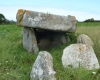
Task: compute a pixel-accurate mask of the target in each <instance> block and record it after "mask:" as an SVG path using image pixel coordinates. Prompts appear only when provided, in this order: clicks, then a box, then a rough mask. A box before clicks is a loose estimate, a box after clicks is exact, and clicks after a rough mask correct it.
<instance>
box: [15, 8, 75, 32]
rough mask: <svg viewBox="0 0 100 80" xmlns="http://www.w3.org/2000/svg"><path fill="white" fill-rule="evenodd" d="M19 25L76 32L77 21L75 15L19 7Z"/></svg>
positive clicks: (17, 16)
mask: <svg viewBox="0 0 100 80" xmlns="http://www.w3.org/2000/svg"><path fill="white" fill-rule="evenodd" d="M16 19H17V25H18V26H27V27H32V28H40V29H47V30H54V31H61V32H75V31H76V26H77V21H76V18H75V17H74V16H70V15H69V16H59V15H53V14H49V13H42V12H35V11H29V10H24V9H19V10H18V12H17V15H16Z"/></svg>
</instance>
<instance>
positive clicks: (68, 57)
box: [62, 44, 100, 69]
mask: <svg viewBox="0 0 100 80" xmlns="http://www.w3.org/2000/svg"><path fill="white" fill-rule="evenodd" d="M62 64H63V66H64V67H68V66H72V67H73V68H78V67H80V66H81V67H84V68H86V69H98V68H100V66H99V63H98V59H97V57H96V55H95V53H94V50H93V48H92V46H91V45H88V44H71V45H70V46H68V47H66V48H65V49H64V50H63V55H62Z"/></svg>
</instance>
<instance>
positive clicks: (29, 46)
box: [23, 27, 39, 53]
mask: <svg viewBox="0 0 100 80" xmlns="http://www.w3.org/2000/svg"><path fill="white" fill-rule="evenodd" d="M23 47H24V48H25V49H26V50H27V51H28V52H34V53H37V52H38V51H39V49H38V46H37V40H36V37H35V33H34V30H33V29H31V28H28V27H24V29H23Z"/></svg>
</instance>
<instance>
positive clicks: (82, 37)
mask: <svg viewBox="0 0 100 80" xmlns="http://www.w3.org/2000/svg"><path fill="white" fill-rule="evenodd" d="M77 43H81V44H89V45H91V46H93V45H94V44H93V41H92V40H91V39H90V38H89V37H88V36H87V35H85V34H80V35H79V36H78V37H77Z"/></svg>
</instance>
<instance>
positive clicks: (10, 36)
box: [0, 23, 100, 80]
mask: <svg viewBox="0 0 100 80" xmlns="http://www.w3.org/2000/svg"><path fill="white" fill-rule="evenodd" d="M85 25H86V26H85ZM92 25H93V26H92ZM96 25H97V26H96ZM22 29H23V28H22V27H17V26H16V25H0V80H30V72H31V69H32V65H33V63H34V61H35V59H36V58H37V55H38V54H30V53H28V52H27V51H26V50H25V49H23V45H22ZM79 34H86V35H88V36H89V37H90V38H91V39H92V40H93V42H94V44H95V45H94V47H93V48H94V51H95V53H96V56H97V58H98V60H99V62H100V36H99V34H100V24H99V23H98V24H97V23H93V24H92V23H90V24H86V23H78V27H77V30H76V33H73V34H67V35H69V36H70V38H71V41H70V42H69V43H67V44H65V45H61V46H58V47H55V48H53V49H51V50H48V52H50V54H51V55H52V56H53V64H54V70H55V71H56V78H57V80H99V79H100V69H98V70H85V69H84V68H78V69H71V68H66V69H64V68H63V66H62V63H61V57H62V54H63V49H64V48H65V47H67V46H68V45H70V44H73V43H76V38H77V36H78V35H79ZM92 72H96V74H93V73H92Z"/></svg>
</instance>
